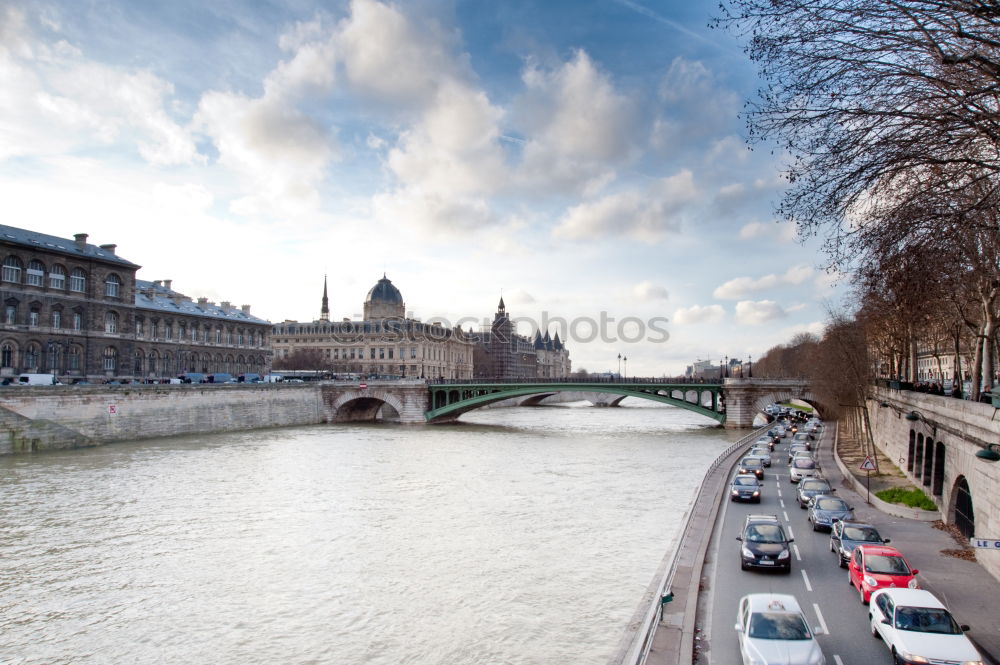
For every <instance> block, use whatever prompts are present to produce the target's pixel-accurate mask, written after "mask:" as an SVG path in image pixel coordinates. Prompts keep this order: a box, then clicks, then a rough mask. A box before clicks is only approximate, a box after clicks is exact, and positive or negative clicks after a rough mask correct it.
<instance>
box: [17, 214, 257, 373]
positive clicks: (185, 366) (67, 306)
mask: <svg viewBox="0 0 1000 665" xmlns="http://www.w3.org/2000/svg"><path fill="white" fill-rule="evenodd" d="M0 255H2V274H0V300H2V301H3V316H2V318H0V376H4V377H11V376H16V375H17V374H20V373H22V372H34V373H52V374H56V375H57V376H58V377H60V379H62V380H63V381H64V382H70V381H76V380H92V381H94V380H101V381H103V380H108V379H128V380H141V379H159V378H162V377H169V376H175V375H176V374H177V373H179V372H183V371H187V370H189V368H190V363H191V361H192V360H194V359H197V360H198V361H199V362H200V363H201V361H202V360H203V359H204V358H206V357H210V358H211V361H210V362H207V363H201V364H200V368H199V371H201V368H204V369H207V371H209V372H218V371H234V372H235V371H239V367H240V365H239V364H238V362H237V360H236V359H237V358H238V357H239V356H240V355H241V353H242V354H243V358H244V365H245V366H246V367H247V371H258V370H259V371H266V368H267V367H268V366H269V359H270V353H269V351H268V333H269V331H270V323H268V322H267V321H264V320H262V319H258V318H256V317H253V316H251V315H250V314H249V311H248V308H242V309H239V310H228V309H226V308H223V307H221V306H218V307H217V306H215V305H213V304H211V303H208V302H207V301H205V302H201V301H200V302H199V303H198V305H197V306H185V305H184V304H183V303H184V302H187V303H190V298H186V297H185V296H182V295H181V294H177V293H176V292H173V291H171V290H170V288H169V281H168V282H167V283H166V284H167V286H166V287H164V286H163V283H162V282H161V283H159V286H155V285H156V284H157V283H152V282H141V281H137V280H136V271H137V270H138V269H139V267H140V266H138V265H137V264H135V263H132V262H131V261H128V260H126V259H123V258H121V257H120V256H118V255H117V253H116V246H115V245H111V244H107V245H99V246H97V245H92V244H89V243H88V242H87V234H85V233H79V234H77V235H76V236H74V238H73V240H68V239H65V238H59V237H56V236H50V235H46V234H43V233H37V232H35V231H29V230H25V229H19V228H14V227H11V226H2V225H0ZM166 301H170V304H169V305H168V304H167V302H166ZM224 304H225V303H224ZM192 305H193V304H192ZM181 330H183V331H184V334H185V335H186V338H185V339H184V340H183V341H182V340H181V339H180V337H179V335H180V333H181ZM194 330H198V331H199V332H200V333H201V334H200V335H199V336H196V338H194V339H192V338H191V335H192V331H194ZM205 330H211V331H212V334H211V335H208V336H205V334H204V331H205ZM217 330H218V331H219V334H216V331H217ZM240 335H242V337H241V336H240ZM240 339H242V343H240V342H239V340H240ZM209 353H210V356H206V354H209ZM195 354H196V355H195ZM230 356H232V358H233V360H232V362H231V363H227V360H228V358H229V357H230ZM151 363H152V364H151ZM251 367H254V368H258V370H255V369H250V368H251ZM227 368H231V369H227Z"/></svg>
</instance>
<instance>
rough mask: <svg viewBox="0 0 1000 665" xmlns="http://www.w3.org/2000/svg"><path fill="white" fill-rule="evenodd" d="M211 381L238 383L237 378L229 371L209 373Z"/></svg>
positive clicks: (209, 380)
mask: <svg viewBox="0 0 1000 665" xmlns="http://www.w3.org/2000/svg"><path fill="white" fill-rule="evenodd" d="M208 382H209V383H236V378H235V377H234V376H233V375H232V374H229V373H227V372H216V373H215V374H209V375H208Z"/></svg>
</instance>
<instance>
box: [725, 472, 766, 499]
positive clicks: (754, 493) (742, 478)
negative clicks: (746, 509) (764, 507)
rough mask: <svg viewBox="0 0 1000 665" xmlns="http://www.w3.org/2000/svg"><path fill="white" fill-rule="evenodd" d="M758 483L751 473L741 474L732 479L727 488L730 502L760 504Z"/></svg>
mask: <svg viewBox="0 0 1000 665" xmlns="http://www.w3.org/2000/svg"><path fill="white" fill-rule="evenodd" d="M760 490H761V486H760V481H759V480H757V476H755V475H753V474H752V473H746V474H741V475H738V476H736V477H735V478H733V482H732V484H730V486H729V500H730V501H750V502H751V503H760Z"/></svg>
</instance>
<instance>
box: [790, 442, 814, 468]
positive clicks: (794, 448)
mask: <svg viewBox="0 0 1000 665" xmlns="http://www.w3.org/2000/svg"><path fill="white" fill-rule="evenodd" d="M808 452H811V451H810V450H809V449H807V448H806V446H805V444H803V443H793V444H791V445H790V446H788V463H789V464H791V463H792V457H794V456H795V453H808Z"/></svg>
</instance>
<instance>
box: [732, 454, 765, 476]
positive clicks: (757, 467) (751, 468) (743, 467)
mask: <svg viewBox="0 0 1000 665" xmlns="http://www.w3.org/2000/svg"><path fill="white" fill-rule="evenodd" d="M736 473H752V474H754V475H755V476H757V478H763V477H764V462H762V461H761V459H760V458H759V457H751V456H749V455H748V456H747V457H744V458H743V459H741V460H740V465H739V468H738V469H737V471H736Z"/></svg>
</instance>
